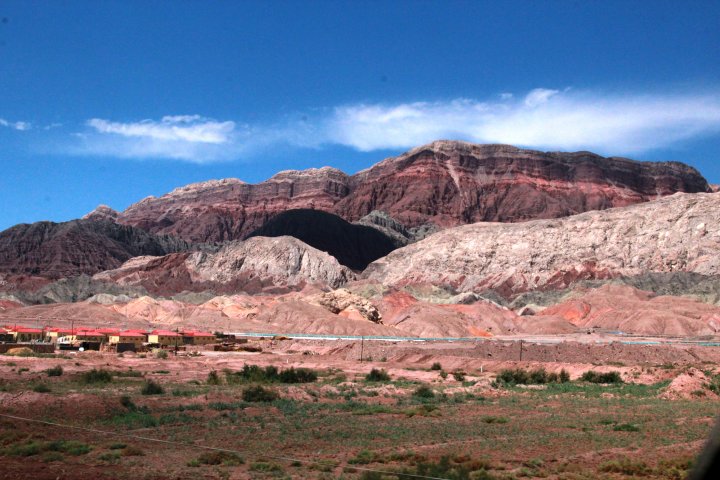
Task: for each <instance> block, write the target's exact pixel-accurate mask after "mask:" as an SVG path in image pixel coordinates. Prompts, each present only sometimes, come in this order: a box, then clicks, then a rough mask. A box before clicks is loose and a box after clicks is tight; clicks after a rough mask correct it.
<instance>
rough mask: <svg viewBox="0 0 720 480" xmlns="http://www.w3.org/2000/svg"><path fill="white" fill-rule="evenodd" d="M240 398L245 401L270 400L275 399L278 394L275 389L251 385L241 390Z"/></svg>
mask: <svg viewBox="0 0 720 480" xmlns="http://www.w3.org/2000/svg"><path fill="white" fill-rule="evenodd" d="M242 398H243V400H245V401H246V402H272V401H273V400H277V399H278V398H279V395H278V394H277V392H276V391H275V390H272V389H270V388H265V387H263V386H262V385H253V386H251V387H248V388H246V389H245V390H243V393H242Z"/></svg>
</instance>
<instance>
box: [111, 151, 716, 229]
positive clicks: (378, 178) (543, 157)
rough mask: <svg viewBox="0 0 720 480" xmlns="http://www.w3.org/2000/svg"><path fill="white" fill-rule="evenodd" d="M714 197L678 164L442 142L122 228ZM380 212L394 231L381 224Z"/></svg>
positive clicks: (199, 193) (441, 220) (144, 217)
mask: <svg viewBox="0 0 720 480" xmlns="http://www.w3.org/2000/svg"><path fill="white" fill-rule="evenodd" d="M709 189H710V187H709V186H708V184H707V182H706V181H705V179H704V178H703V177H702V176H701V175H700V174H699V173H698V172H697V171H696V170H695V169H693V168H691V167H689V166H687V165H684V164H681V163H675V162H663V163H650V162H636V161H633V160H628V159H624V158H614V157H613V158H604V157H601V156H599V155H595V154H593V153H589V152H576V153H560V152H547V153H546V152H538V151H534V150H523V149H520V148H515V147H512V146H508V145H473V144H469V143H464V142H456V141H437V142H433V143H431V144H428V145H424V146H422V147H418V148H415V149H413V150H411V151H409V152H407V153H405V154H403V155H400V156H398V157H394V158H389V159H386V160H384V161H382V162H380V163H378V164H377V165H375V166H373V167H371V168H369V169H367V170H364V171H361V172H358V173H357V174H355V175H352V176H348V175H346V174H345V173H343V172H341V171H339V170H336V169H334V168H330V167H323V168H319V169H309V170H304V171H295V170H292V171H285V172H280V173H278V174H277V175H275V176H274V177H272V178H270V179H269V180H267V181H265V182H262V183H259V184H256V185H251V184H246V183H244V182H242V181H240V180H237V179H227V180H213V181H209V182H203V183H197V184H192V185H188V186H186V187H182V188H178V189H176V190H174V191H172V192H170V193H168V194H166V195H163V196H162V197H159V198H155V197H148V198H146V199H144V200H142V201H140V202H138V203H136V204H134V205H132V206H130V207H129V208H128V209H127V210H125V211H124V212H122V213H121V214H120V215H119V216H118V217H117V221H118V222H120V223H122V224H127V225H133V226H137V227H140V228H143V229H145V230H147V231H150V232H154V233H161V234H173V235H178V236H180V237H182V238H184V239H186V240H188V241H193V242H219V241H228V240H238V239H244V238H246V237H247V236H248V235H249V234H250V233H251V232H253V231H255V230H257V229H258V228H260V227H262V226H263V225H264V224H265V223H266V222H267V221H268V220H269V219H271V218H272V217H273V216H275V215H277V214H278V213H280V212H283V211H286V210H291V209H300V208H310V209H315V210H322V211H326V212H331V213H335V214H337V215H339V216H340V217H342V218H344V219H345V220H347V221H350V222H355V221H359V220H361V219H363V218H364V217H365V218H364V220H363V223H364V224H369V223H372V224H374V225H377V226H382V227H383V228H390V229H393V230H396V231H398V232H401V231H402V230H403V229H407V230H408V231H410V232H411V233H412V235H411V236H412V237H414V238H422V237H423V236H425V235H427V233H429V232H432V231H435V230H436V229H437V228H447V227H453V226H458V225H464V224H468V223H474V222H481V221H500V222H518V221H524V220H532V219H541V218H556V217H563V216H568V215H573V214H576V213H581V212H585V211H589V210H601V209H606V208H612V207H618V206H625V205H631V204H634V203H640V202H645V201H648V200H652V199H655V198H658V197H660V196H664V195H669V194H672V193H675V192H706V191H709ZM373 211H381V212H384V214H385V215H387V216H389V217H391V218H392V219H393V221H394V222H395V223H396V224H397V225H392V226H391V225H390V222H384V223H385V225H382V223H383V221H378V220H379V219H378V216H377V215H373V214H372V212H373ZM368 215H370V218H367V216H368ZM398 225H399V226H401V228H400V227H398ZM412 229H416V230H412ZM401 235H402V234H401Z"/></svg>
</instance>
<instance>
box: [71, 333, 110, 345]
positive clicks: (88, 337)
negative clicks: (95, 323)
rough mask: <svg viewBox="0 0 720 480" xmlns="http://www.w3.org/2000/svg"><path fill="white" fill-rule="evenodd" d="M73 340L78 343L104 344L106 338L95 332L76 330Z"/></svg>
mask: <svg viewBox="0 0 720 480" xmlns="http://www.w3.org/2000/svg"><path fill="white" fill-rule="evenodd" d="M75 338H76V339H77V340H78V341H80V342H92V343H105V342H107V340H108V338H107V336H106V335H105V334H104V333H102V332H98V331H97V330H78V331H76V332H75Z"/></svg>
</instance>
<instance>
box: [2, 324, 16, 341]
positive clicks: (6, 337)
mask: <svg viewBox="0 0 720 480" xmlns="http://www.w3.org/2000/svg"><path fill="white" fill-rule="evenodd" d="M13 341H15V336H14V335H13V334H12V332H11V331H10V330H8V329H7V328H2V327H0V342H13Z"/></svg>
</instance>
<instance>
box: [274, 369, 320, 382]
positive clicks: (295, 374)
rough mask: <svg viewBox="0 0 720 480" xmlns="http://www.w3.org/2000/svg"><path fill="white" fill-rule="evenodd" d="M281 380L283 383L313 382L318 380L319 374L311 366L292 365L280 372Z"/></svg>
mask: <svg viewBox="0 0 720 480" xmlns="http://www.w3.org/2000/svg"><path fill="white" fill-rule="evenodd" d="M278 378H279V380H280V382H281V383H312V382H314V381H315V380H317V378H318V376H317V373H315V372H314V371H313V370H310V369H309V368H298V369H295V368H294V367H290V368H288V369H287V370H283V371H281V372H280V375H279V377H278Z"/></svg>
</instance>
